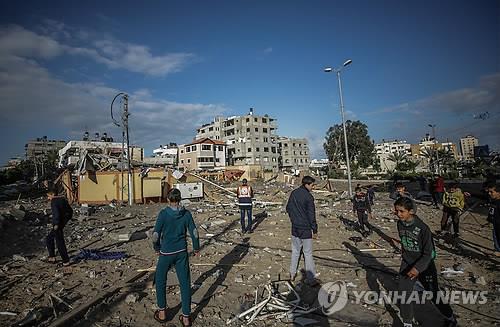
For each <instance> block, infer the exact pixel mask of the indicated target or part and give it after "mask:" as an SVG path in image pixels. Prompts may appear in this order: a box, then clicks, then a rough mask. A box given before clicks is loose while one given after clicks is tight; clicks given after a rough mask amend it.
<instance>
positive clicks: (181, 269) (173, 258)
mask: <svg viewBox="0 0 500 327" xmlns="http://www.w3.org/2000/svg"><path fill="white" fill-rule="evenodd" d="M172 267H175V272H176V273H177V279H178V280H179V285H180V288H181V301H182V314H183V315H185V316H189V315H190V314H191V272H190V271H189V258H188V253H187V251H185V252H180V253H176V254H172V255H160V257H159V258H158V264H157V265H156V275H155V283H156V302H157V304H158V308H159V309H165V308H166V307H167V290H166V288H167V274H168V271H169V270H170V268H172Z"/></svg>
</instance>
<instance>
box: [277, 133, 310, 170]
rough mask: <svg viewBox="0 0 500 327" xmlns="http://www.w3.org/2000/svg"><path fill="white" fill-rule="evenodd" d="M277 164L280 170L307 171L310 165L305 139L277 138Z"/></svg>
mask: <svg viewBox="0 0 500 327" xmlns="http://www.w3.org/2000/svg"><path fill="white" fill-rule="evenodd" d="M278 153H279V157H278V163H279V165H278V166H279V168H280V169H293V170H297V169H298V170H307V169H308V168H309V164H310V161H311V159H310V156H309V146H308V143H307V139H304V138H302V139H301V138H290V137H284V136H280V137H278Z"/></svg>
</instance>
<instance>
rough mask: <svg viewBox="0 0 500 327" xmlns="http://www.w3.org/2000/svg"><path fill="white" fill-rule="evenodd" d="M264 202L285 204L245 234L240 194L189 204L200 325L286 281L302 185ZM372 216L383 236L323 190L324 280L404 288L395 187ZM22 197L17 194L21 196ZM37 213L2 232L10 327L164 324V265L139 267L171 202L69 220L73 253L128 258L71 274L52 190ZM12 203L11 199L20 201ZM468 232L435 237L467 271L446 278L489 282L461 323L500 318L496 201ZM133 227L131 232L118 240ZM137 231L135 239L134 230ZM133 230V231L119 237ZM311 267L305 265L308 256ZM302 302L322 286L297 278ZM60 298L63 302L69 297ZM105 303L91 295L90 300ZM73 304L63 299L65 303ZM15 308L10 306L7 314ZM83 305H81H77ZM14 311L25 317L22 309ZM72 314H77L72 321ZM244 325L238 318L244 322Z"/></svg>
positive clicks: (318, 260) (1, 268)
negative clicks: (291, 197) (197, 250)
mask: <svg viewBox="0 0 500 327" xmlns="http://www.w3.org/2000/svg"><path fill="white" fill-rule="evenodd" d="M253 187H254V189H255V190H256V199H257V200H261V201H268V202H276V203H278V204H279V205H277V204H270V205H269V204H268V205H263V204H262V205H256V206H254V209H253V215H254V217H255V218H254V229H255V231H254V233H252V234H244V235H242V234H241V233H240V232H239V230H240V226H239V211H238V208H237V206H236V205H235V201H234V199H231V198H230V197H228V196H226V195H224V194H222V193H218V194H215V193H213V194H215V195H213V196H212V197H206V198H205V199H203V200H199V201H194V200H193V201H190V202H189V203H186V207H187V208H188V209H189V210H191V212H192V213H193V216H194V219H195V222H196V224H197V226H198V230H199V233H200V237H201V243H202V250H201V255H200V256H198V257H191V258H190V264H191V282H192V292H193V299H192V309H193V310H192V311H193V319H194V326H225V325H226V321H227V320H228V319H230V318H232V317H234V315H236V314H238V313H240V312H241V311H242V309H243V308H248V304H249V302H250V303H251V302H252V301H254V298H253V297H254V294H255V291H256V288H257V287H259V288H262V287H263V286H264V285H266V284H268V283H269V282H270V281H273V280H278V279H287V278H288V271H289V264H290V253H291V250H290V222H289V219H288V216H287V215H286V213H285V212H284V205H283V204H285V203H286V200H287V198H288V194H289V193H290V191H291V190H292V189H293V187H292V186H287V185H283V184H279V183H277V182H276V183H273V184H269V185H263V183H257V184H253ZM376 196H377V197H376V203H375V206H374V208H373V209H374V219H372V221H371V222H370V223H371V224H372V225H373V226H374V228H375V233H373V234H371V235H370V236H369V237H368V238H367V239H362V240H360V239H359V237H360V236H361V235H360V233H359V232H358V231H356V229H355V220H356V218H355V216H354V215H353V214H352V208H351V205H350V202H349V201H348V200H346V199H340V198H339V193H332V192H328V191H325V190H319V191H318V192H315V193H314V197H315V200H316V209H317V210H316V214H317V221H318V225H319V239H318V240H316V241H315V242H314V257H315V264H316V269H317V271H318V273H319V276H318V278H319V279H320V280H321V282H322V283H323V284H325V283H328V282H336V281H344V282H346V283H348V289H349V291H362V290H395V287H396V286H395V285H396V283H397V279H396V276H397V270H398V268H399V263H400V255H399V254H398V253H396V252H395V250H394V249H393V248H392V246H391V245H390V244H389V243H388V242H387V241H386V240H387V238H388V237H397V232H396V219H397V217H395V216H394V215H393V214H392V201H391V200H390V199H389V198H388V193H386V192H378V193H377V195H376ZM14 202H15V201H14ZM21 203H22V204H23V205H24V207H25V209H26V211H27V212H28V216H27V217H26V218H25V219H24V220H19V221H15V220H11V221H9V222H8V223H7V224H5V227H4V228H3V230H0V239H1V244H2V246H1V247H0V311H1V312H2V314H0V325H1V326H12V325H15V323H16V322H19V321H21V320H22V319H23V318H25V317H27V316H28V317H30V316H34V314H35V313H36V314H37V315H38V316H37V317H38V318H37V319H34V321H36V322H34V323H33V324H32V325H33V326H49V325H52V326H65V325H72V326H158V325H160V324H159V323H158V322H156V321H155V320H154V319H153V313H154V310H155V308H156V298H155V289H154V286H153V278H154V277H153V276H154V272H152V271H145V272H142V273H141V272H138V271H137V270H139V269H146V268H150V267H153V268H154V266H155V265H156V260H157V257H156V255H155V253H154V251H153V249H152V245H151V240H150V239H149V238H148V234H149V231H150V230H151V228H152V227H153V225H154V223H155V219H156V215H157V213H158V212H159V211H160V209H161V208H162V207H164V206H165V204H146V205H135V206H133V207H117V208H112V207H110V206H103V207H99V208H97V211H96V212H95V213H94V214H92V215H91V216H89V217H87V216H80V215H79V214H78V213H77V212H75V217H74V218H73V220H72V221H71V222H70V223H69V224H68V226H66V228H65V235H66V242H67V245H68V248H69V251H70V256H72V257H73V258H74V257H75V256H76V255H77V254H79V253H80V250H81V249H88V250H89V249H94V250H100V251H112V252H118V251H121V252H124V253H125V254H126V255H127V256H126V258H123V259H118V260H81V261H78V262H75V263H74V264H73V265H72V266H71V271H65V270H64V269H63V267H61V266H60V265H59V264H49V263H46V262H45V259H46V255H47V254H46V249H45V245H44V238H45V235H46V232H47V226H46V224H45V222H46V220H45V218H44V217H43V214H42V210H43V208H44V207H47V204H46V201H45V200H44V199H36V200H30V201H24V202H23V201H22V200H21ZM12 204H13V203H12V202H3V203H1V204H0V206H1V208H8V207H10V206H12ZM418 216H419V217H420V218H422V220H423V221H424V222H426V223H427V224H429V226H430V227H431V230H432V231H435V230H437V229H438V226H439V221H440V218H441V211H439V210H437V209H434V208H433V207H432V206H426V205H419V206H418ZM461 229H462V230H461V237H460V240H459V241H456V242H453V241H452V240H449V239H440V238H438V237H436V238H435V245H436V250H437V259H436V265H437V267H438V272H440V271H442V270H444V269H446V268H452V267H460V269H463V273H456V274H440V277H439V283H440V285H441V287H445V288H449V289H453V290H460V291H463V290H481V291H487V302H486V303H484V304H454V305H452V307H453V310H454V311H455V313H456V316H457V317H458V321H459V325H461V326H467V325H469V326H496V325H500V313H499V310H498V309H499V303H500V301H499V299H500V298H499V294H500V281H499V280H500V279H499V277H500V273H499V263H500V258H497V257H494V256H493V255H491V251H492V232H491V225H490V224H488V223H487V222H486V208H485V207H483V206H477V207H475V209H474V210H473V211H472V212H467V213H465V214H464V215H463V216H462V219H461ZM120 234H128V236H130V239H129V240H126V241H124V240H120ZM128 236H127V238H128ZM121 237H123V236H121ZM301 265H303V262H301ZM168 285H169V286H168V295H167V297H168V305H169V307H170V309H169V313H168V316H169V318H170V320H171V322H170V323H167V324H165V325H166V326H168V325H177V326H178V325H179V322H178V320H177V315H179V314H180V293H179V288H178V286H177V279H176V276H175V272H171V273H169V276H168ZM295 286H296V289H297V290H298V292H299V294H301V297H302V300H303V302H304V303H306V304H307V305H309V306H310V307H313V306H317V305H318V300H317V294H318V291H319V289H320V287H319V286H316V287H310V286H308V285H306V284H304V283H303V282H301V281H297V282H296V283H295ZM58 299H59V300H62V301H59V300H58ZM93 300H94V301H95V303H91V304H90V305H86V304H89V303H90V302H91V301H93ZM63 302H64V303H63ZM397 311H398V309H397V307H396V306H394V305H393V306H384V305H378V304H375V305H373V304H355V303H351V302H349V303H348V304H347V306H346V307H345V308H344V309H343V310H341V311H339V312H336V313H335V314H333V315H330V316H325V315H323V314H322V313H321V310H318V311H316V312H314V313H312V314H309V315H307V318H308V319H310V320H309V322H310V324H308V325H309V326H402V324H401V322H400V321H399V318H398V314H397ZM9 312H10V313H11V315H8V314H7V313H9ZM77 312H81V314H76V313H77ZM14 314H15V315H14ZM71 315H73V316H74V319H69V318H68V317H70V316H71ZM416 318H417V320H419V321H420V322H421V324H422V325H423V326H438V325H439V321H441V320H442V317H440V316H439V313H438V312H437V311H436V309H435V308H434V307H433V306H432V305H430V304H425V305H420V306H419V307H418V309H417V310H416ZM293 320H294V319H293V317H292V319H288V320H286V319H281V320H277V319H274V318H268V319H267V320H256V321H255V322H253V323H252V324H251V326H288V325H294V326H300V325H301V323H302V324H304V321H303V320H300V319H297V321H295V322H293ZM242 325H244V323H243V322H234V323H232V324H231V325H230V326H242Z"/></svg>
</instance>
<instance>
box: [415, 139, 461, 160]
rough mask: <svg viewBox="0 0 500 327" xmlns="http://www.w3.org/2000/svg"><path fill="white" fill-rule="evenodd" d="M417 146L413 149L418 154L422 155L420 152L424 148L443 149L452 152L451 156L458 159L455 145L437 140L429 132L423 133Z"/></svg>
mask: <svg viewBox="0 0 500 327" xmlns="http://www.w3.org/2000/svg"><path fill="white" fill-rule="evenodd" d="M418 145H419V147H418V148H415V151H418V153H419V155H420V156H421V155H422V152H423V151H425V149H429V148H430V149H434V150H436V149H437V150H445V151H449V152H451V153H453V156H454V157H455V159H458V151H457V146H456V145H455V143H453V142H449V141H446V142H438V141H437V140H436V139H434V138H433V137H430V136H429V134H425V137H424V138H423V139H422V140H421V141H420V143H419V144H418Z"/></svg>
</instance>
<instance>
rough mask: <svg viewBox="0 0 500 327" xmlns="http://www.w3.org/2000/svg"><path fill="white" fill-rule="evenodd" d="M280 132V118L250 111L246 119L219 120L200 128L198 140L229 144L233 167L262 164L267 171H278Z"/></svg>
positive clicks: (230, 159)
mask: <svg viewBox="0 0 500 327" xmlns="http://www.w3.org/2000/svg"><path fill="white" fill-rule="evenodd" d="M276 130H277V123H276V119H274V118H271V117H269V116H268V115H264V116H257V115H254V113H253V109H250V111H249V113H248V114H246V115H243V116H232V117H228V118H224V117H216V118H215V119H214V121H213V122H212V123H210V124H205V125H203V126H201V127H199V128H198V129H197V131H196V137H195V138H196V139H197V140H200V139H206V138H209V139H211V140H214V141H223V142H225V144H226V146H227V149H226V164H227V165H229V166H245V165H260V166H262V168H263V169H264V170H270V171H278V169H279V168H278V157H279V153H278V141H277V139H278V137H277V135H276Z"/></svg>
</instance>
